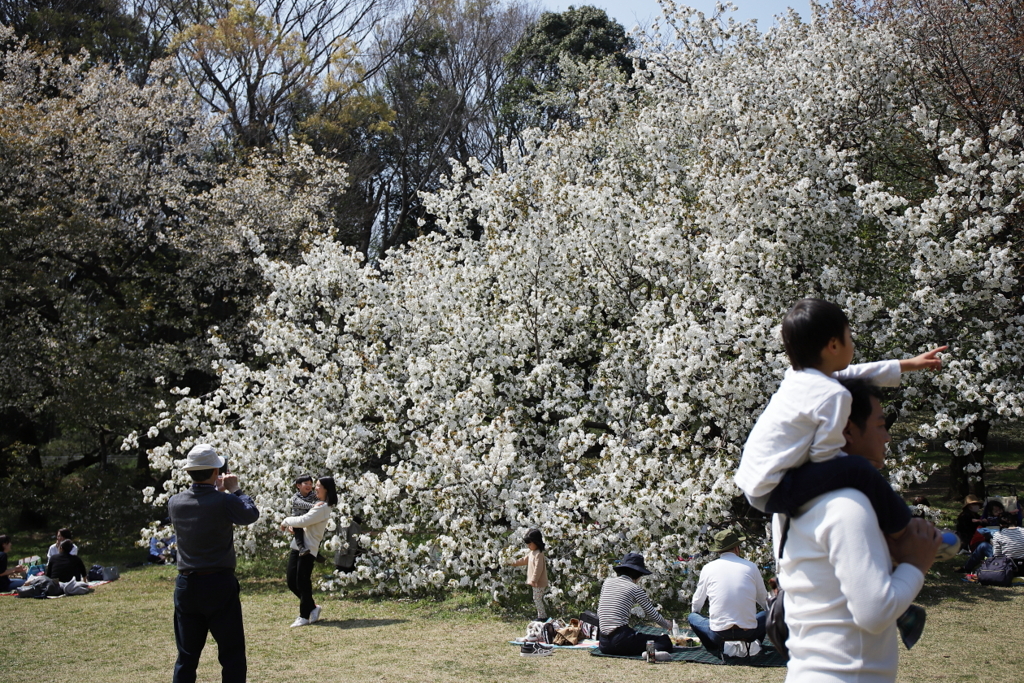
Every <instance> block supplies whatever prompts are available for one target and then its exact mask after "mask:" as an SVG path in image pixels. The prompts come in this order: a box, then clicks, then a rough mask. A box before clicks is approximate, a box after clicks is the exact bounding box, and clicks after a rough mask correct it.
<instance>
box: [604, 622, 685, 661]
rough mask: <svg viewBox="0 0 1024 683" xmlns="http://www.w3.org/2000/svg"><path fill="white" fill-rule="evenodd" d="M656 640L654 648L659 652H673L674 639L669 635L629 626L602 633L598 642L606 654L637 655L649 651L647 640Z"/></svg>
mask: <svg viewBox="0 0 1024 683" xmlns="http://www.w3.org/2000/svg"><path fill="white" fill-rule="evenodd" d="M648 640H653V641H654V649H655V650H657V651H659V652H672V639H671V638H669V637H668V636H667V635H664V634H663V635H660V636H652V635H650V634H648V633H637V632H636V631H634V630H633V629H632V628H630V627H629V626H620V627H618V628H617V629H615V630H614V631H612V632H611V633H608V634H604V633H602V634H601V637H600V638H598V642H599V643H600V644H601V652H603V653H604V654H606V655H623V656H626V657H635V656H637V655H642V654H643V653H644V652H646V651H647V641H648Z"/></svg>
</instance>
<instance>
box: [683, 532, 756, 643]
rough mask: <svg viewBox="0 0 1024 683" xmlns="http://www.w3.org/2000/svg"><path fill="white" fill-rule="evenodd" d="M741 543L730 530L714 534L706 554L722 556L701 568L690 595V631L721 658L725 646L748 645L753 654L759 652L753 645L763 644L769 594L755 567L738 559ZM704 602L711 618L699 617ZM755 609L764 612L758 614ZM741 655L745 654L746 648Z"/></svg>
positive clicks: (749, 562)
mask: <svg viewBox="0 0 1024 683" xmlns="http://www.w3.org/2000/svg"><path fill="white" fill-rule="evenodd" d="M744 540H746V539H745V538H744V537H743V536H740V535H739V534H737V533H736V532H735V531H733V530H732V529H726V530H725V531H720V532H718V533H717V534H715V538H714V542H713V543H712V544H711V547H710V548H709V550H711V552H713V553H721V556H720V557H719V558H718V559H717V560H714V561H712V562H709V563H708V564H706V565H704V568H703V569H702V570H701V572H700V579H699V580H698V581H697V591H696V592H695V593H694V594H693V612H692V613H691V614H690V616H689V622H690V628H692V629H693V632H694V633H696V634H697V637H698V638H700V642H701V643H702V644H703V645H704V648H705V649H706V650H707V651H708V652H710V653H712V654H715V655H721V654H722V650H723V649H724V648H725V643H726V642H727V641H733V640H743V641H748V642H751V643H752V644H751V649H750V653H751V654H756V652H757V651H758V650H759V648H760V645H757V644H756V643H760V642H761V641H762V640H764V632H765V619H766V618H767V615H768V612H767V611H766V610H767V608H768V591H767V590H766V589H765V587H764V579H763V578H761V572H759V571H758V570H757V566H756V565H754V563H753V562H751V561H750V560H746V559H744V558H742V557H741V556H740V547H739V546H740V543H742V542H743V541H744ZM705 600H706V601H707V602H708V612H709V614H710V618H708V617H705V616H704V615H702V614H701V613H700V610H701V609H702V608H703V607H704V602H705ZM758 605H761V606H762V607H764V608H765V610H763V611H760V612H758V611H757V606H758ZM743 651H744V653H746V651H747V650H746V646H744V648H743Z"/></svg>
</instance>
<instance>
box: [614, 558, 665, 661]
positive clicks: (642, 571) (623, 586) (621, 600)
mask: <svg viewBox="0 0 1024 683" xmlns="http://www.w3.org/2000/svg"><path fill="white" fill-rule="evenodd" d="M614 569H615V573H616V575H617V576H614V577H610V578H607V579H605V581H604V585H602V586H601V601H600V602H599V603H598V607H597V618H598V622H599V624H600V638H599V641H600V644H601V652H603V653H604V654H606V655H626V656H636V655H639V654H643V653H644V652H645V650H646V648H647V641H648V640H653V641H654V648H655V650H657V651H658V653H659V654H658V656H657V658H658V660H659V661H664V660H665V659H668V658H669V656H668V654H667V653H669V652H672V639H671V638H669V637H668V635H660V636H652V635H649V634H646V633H637V632H636V631H635V630H633V629H632V628H631V627H630V626H629V615H630V613H631V612H632V611H633V606H634V605H640V607H641V608H642V609H643V611H644V614H645V615H646V617H647V618H648V619H650V620H651V621H653V622H656V623H657V624H658V625H659V626H661V627H662V628H664V629H666V630H670V629H671V628H672V625H671V624H670V623H669V622H668V621H666V620H665V618H664V617H662V616H661V614H659V613H658V610H657V609H656V608H655V607H654V603H652V602H651V599H650V597H648V595H647V591H645V590H644V589H643V588H641V587H640V586H638V585H636V582H637V580H639V579H640V578H641V577H643V576H647V575H648V574H650V573H651V572H650V570H649V569H647V567H646V566H644V556H643V555H641V554H640V553H626V556H625V557H623V558H622V561H621V562H619V563H618V564H617V565H615V567H614ZM661 653H666V654H664V655H662V654H661Z"/></svg>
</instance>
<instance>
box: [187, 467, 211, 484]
mask: <svg viewBox="0 0 1024 683" xmlns="http://www.w3.org/2000/svg"><path fill="white" fill-rule="evenodd" d="M216 469H217V468H216V467H211V468H209V469H205V470H189V471H188V476H190V477H192V481H206V480H207V479H209V478H210V477H212V476H213V471H214V470H216Z"/></svg>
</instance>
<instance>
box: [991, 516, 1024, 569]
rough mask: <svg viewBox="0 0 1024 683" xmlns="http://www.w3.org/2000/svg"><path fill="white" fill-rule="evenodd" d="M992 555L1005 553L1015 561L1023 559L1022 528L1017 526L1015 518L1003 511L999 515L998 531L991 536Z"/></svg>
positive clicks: (1023, 541) (1023, 530) (1023, 535)
mask: <svg viewBox="0 0 1024 683" xmlns="http://www.w3.org/2000/svg"><path fill="white" fill-rule="evenodd" d="M992 550H993V555H995V556H996V557H999V556H1000V555H1006V556H1008V557H1010V558H1011V559H1013V560H1015V561H1019V560H1022V559H1024V529H1021V528H1020V527H1019V526H1017V518H1016V517H1015V516H1014V515H1012V514H1010V513H1008V512H1004V513H1003V514H1002V515H1000V516H999V531H997V532H996V534H995V535H994V536H993V537H992Z"/></svg>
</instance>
